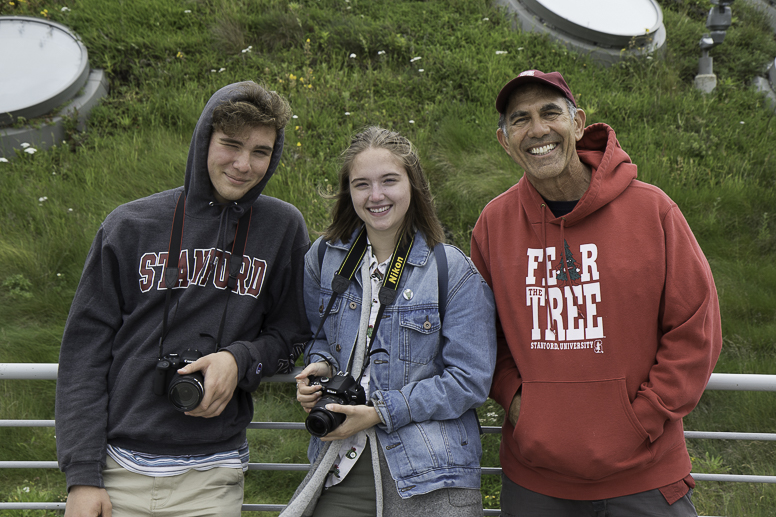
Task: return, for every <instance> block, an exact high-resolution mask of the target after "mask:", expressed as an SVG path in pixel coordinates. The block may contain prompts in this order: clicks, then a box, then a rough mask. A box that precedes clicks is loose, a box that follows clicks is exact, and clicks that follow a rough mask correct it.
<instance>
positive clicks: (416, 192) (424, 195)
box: [323, 126, 445, 248]
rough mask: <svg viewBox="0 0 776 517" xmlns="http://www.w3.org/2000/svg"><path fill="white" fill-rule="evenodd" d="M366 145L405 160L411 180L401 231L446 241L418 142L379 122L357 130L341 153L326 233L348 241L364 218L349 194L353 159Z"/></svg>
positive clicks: (407, 235)
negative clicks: (413, 143) (408, 203)
mask: <svg viewBox="0 0 776 517" xmlns="http://www.w3.org/2000/svg"><path fill="white" fill-rule="evenodd" d="M367 149H386V150H388V151H390V152H391V154H393V155H394V156H395V157H396V158H397V159H398V160H399V162H400V163H401V164H402V166H403V167H404V170H405V172H406V173H407V177H409V180H410V196H411V197H410V206H409V208H408V209H407V213H406V214H405V216H404V222H403V223H402V227H401V229H400V232H399V235H404V238H405V239H408V238H410V236H412V234H413V232H414V231H415V230H419V231H420V232H422V233H423V235H424V236H425V237H426V243H427V244H428V246H429V247H430V248H433V247H434V246H435V245H436V244H437V243H440V242H444V241H445V234H444V230H443V229H442V223H440V222H439V218H438V217H437V214H436V210H435V208H434V198H433V196H432V195H431V191H430V190H429V187H428V180H427V179H426V175H425V174H424V173H423V168H422V167H421V166H420V158H419V157H418V153H417V151H416V149H415V146H413V145H412V143H411V142H410V141H409V140H407V139H406V138H405V137H403V136H401V135H400V134H399V133H397V132H395V131H389V130H388V129H383V128H381V127H377V126H371V127H368V128H366V129H365V130H363V131H361V132H360V133H358V134H357V135H356V136H354V137H353V139H352V140H351V141H350V145H349V146H348V148H347V149H345V151H343V153H342V167H341V168H340V171H339V176H338V178H339V190H338V192H337V194H335V195H334V196H332V198H333V199H335V200H336V202H335V203H334V206H333V207H332V210H331V219H332V221H331V224H330V225H329V227H328V228H326V231H324V232H323V236H324V238H325V239H326V240H328V241H331V242H334V241H337V240H340V241H342V242H344V243H345V244H347V243H348V241H349V240H350V236H351V235H352V234H353V232H354V231H356V228H358V227H359V226H361V224H363V221H362V220H361V219H360V218H359V217H358V214H356V210H355V209H354V208H353V199H352V198H351V197H350V172H351V168H352V167H353V161H354V160H355V159H356V156H358V155H359V154H360V153H362V152H364V151H366V150H367Z"/></svg>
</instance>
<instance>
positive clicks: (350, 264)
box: [313, 226, 366, 341]
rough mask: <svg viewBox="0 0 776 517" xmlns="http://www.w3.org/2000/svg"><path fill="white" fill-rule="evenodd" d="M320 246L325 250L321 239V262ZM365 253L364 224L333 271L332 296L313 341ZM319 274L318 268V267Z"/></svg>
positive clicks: (321, 255)
mask: <svg viewBox="0 0 776 517" xmlns="http://www.w3.org/2000/svg"><path fill="white" fill-rule="evenodd" d="M321 248H323V250H324V251H323V253H325V252H326V243H325V242H323V241H321V242H320V243H319V244H318V250H319V251H318V255H319V257H320V258H321V262H323V253H321V251H320V250H321ZM365 253H366V226H362V227H361V231H360V232H358V236H357V237H356V240H355V241H353V246H351V247H350V249H349V250H348V253H347V255H345V260H343V261H342V264H341V265H340V267H339V269H338V270H337V272H336V273H334V278H332V280H331V290H332V291H334V296H332V297H331V299H330V300H329V305H327V306H326V311H324V313H323V318H322V319H321V322H320V323H319V324H318V330H316V331H315V335H314V336H313V341H315V340H316V339H318V334H320V333H321V329H322V328H323V324H324V323H325V322H326V319H327V318H328V317H329V314H331V308H332V306H334V302H335V300H336V299H337V297H338V296H339V295H341V294H342V293H344V292H345V291H346V290H347V288H348V285H349V284H350V281H351V280H353V275H354V274H355V273H356V270H357V269H358V265H359V264H361V259H362V258H364V254H365ZM319 274H320V269H319Z"/></svg>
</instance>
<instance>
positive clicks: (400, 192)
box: [349, 148, 412, 244]
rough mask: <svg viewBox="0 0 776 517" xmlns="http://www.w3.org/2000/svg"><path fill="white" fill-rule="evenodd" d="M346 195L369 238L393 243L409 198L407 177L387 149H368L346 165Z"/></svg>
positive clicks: (410, 195)
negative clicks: (347, 176)
mask: <svg viewBox="0 0 776 517" xmlns="http://www.w3.org/2000/svg"><path fill="white" fill-rule="evenodd" d="M349 181H350V197H351V199H352V200H353V208H354V209H355V211H356V214H357V215H358V217H359V218H360V219H361V220H362V221H364V224H365V225H366V230H367V235H369V240H370V241H372V242H373V243H375V242H376V241H382V242H389V243H393V244H395V242H396V240H397V239H398V235H397V234H398V232H399V229H400V228H401V226H402V223H403V222H404V217H405V215H406V214H407V210H408V209H409V207H410V200H411V198H412V194H411V187H410V180H409V177H408V176H407V172H406V171H405V170H404V167H403V166H402V164H401V162H400V161H399V159H398V158H396V156H394V155H393V153H391V151H389V150H388V149H382V148H369V149H366V150H365V151H362V152H361V153H359V154H358V155H357V156H356V157H355V159H354V160H353V164H352V166H351V167H350V177H349Z"/></svg>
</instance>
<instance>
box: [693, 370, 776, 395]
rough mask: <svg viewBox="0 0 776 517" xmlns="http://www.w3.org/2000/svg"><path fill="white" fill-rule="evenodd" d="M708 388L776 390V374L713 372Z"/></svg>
mask: <svg viewBox="0 0 776 517" xmlns="http://www.w3.org/2000/svg"><path fill="white" fill-rule="evenodd" d="M706 389H707V390H723V391H776V375H760V374H754V373H712V374H711V378H710V379H709V382H708V384H707V385H706Z"/></svg>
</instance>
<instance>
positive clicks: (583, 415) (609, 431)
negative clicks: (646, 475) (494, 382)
mask: <svg viewBox="0 0 776 517" xmlns="http://www.w3.org/2000/svg"><path fill="white" fill-rule="evenodd" d="M513 437H514V439H515V440H516V443H517V446H518V448H519V450H520V454H521V455H522V457H523V462H524V463H526V464H527V465H528V466H531V467H538V468H545V469H549V470H552V471H555V472H557V473H559V474H563V475H566V476H572V477H576V478H580V479H585V480H599V479H603V478H605V477H607V476H610V475H612V474H614V473H616V472H620V471H623V470H627V469H630V468H633V467H635V466H638V465H643V464H646V463H649V462H650V461H652V459H653V453H652V451H651V449H650V447H649V437H648V435H647V433H646V432H645V431H644V428H643V427H642V426H641V424H640V423H639V422H638V420H637V419H636V414H635V413H634V412H633V408H632V407H631V403H630V400H629V399H628V394H627V392H626V389H625V380H624V379H610V380H602V381H588V382H523V394H522V399H521V405H520V415H519V417H518V420H517V426H516V427H515V431H514V434H513Z"/></svg>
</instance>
